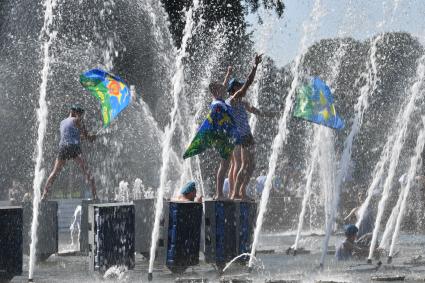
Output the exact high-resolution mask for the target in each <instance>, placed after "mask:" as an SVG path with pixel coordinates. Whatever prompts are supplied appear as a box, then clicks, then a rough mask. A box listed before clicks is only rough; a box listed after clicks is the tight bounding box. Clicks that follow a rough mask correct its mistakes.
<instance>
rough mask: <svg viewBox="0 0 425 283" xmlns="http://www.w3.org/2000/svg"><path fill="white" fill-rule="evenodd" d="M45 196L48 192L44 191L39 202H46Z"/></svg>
mask: <svg viewBox="0 0 425 283" xmlns="http://www.w3.org/2000/svg"><path fill="white" fill-rule="evenodd" d="M47 195H48V192H47V191H44V192H43V195H42V196H41V200H42V201H45V200H47Z"/></svg>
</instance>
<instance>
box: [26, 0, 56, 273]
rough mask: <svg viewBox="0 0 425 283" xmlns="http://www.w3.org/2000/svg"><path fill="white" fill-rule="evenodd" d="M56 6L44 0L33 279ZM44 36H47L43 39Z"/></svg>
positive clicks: (31, 261) (33, 219) (33, 237)
mask: <svg viewBox="0 0 425 283" xmlns="http://www.w3.org/2000/svg"><path fill="white" fill-rule="evenodd" d="M55 6H56V1H55V0H46V1H45V2H44V7H45V11H44V24H43V29H42V30H41V33H40V40H41V41H43V44H42V46H41V48H42V50H41V51H42V54H43V68H42V70H41V85H40V97H39V100H38V104H39V108H38V109H37V121H38V131H37V146H36V150H35V151H36V162H35V169H34V182H33V190H34V192H33V197H34V199H33V204H32V206H33V213H32V223H31V244H30V261H29V272H28V278H29V280H32V279H33V275H34V267H35V260H36V258H35V255H36V247H37V228H38V212H39V211H38V210H39V205H40V198H41V192H40V190H41V184H42V181H43V178H44V169H43V168H42V167H41V166H42V162H43V144H44V137H45V134H46V128H47V115H48V107H47V102H46V95H47V81H48V77H49V70H50V62H51V60H52V56H51V54H50V46H51V45H52V43H53V41H54V39H55V37H56V32H55V31H52V30H51V25H52V23H53V18H54V15H53V9H54V8H55ZM44 37H47V38H46V39H44V40H43V38H44Z"/></svg>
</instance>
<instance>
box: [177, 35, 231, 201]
mask: <svg viewBox="0 0 425 283" xmlns="http://www.w3.org/2000/svg"><path fill="white" fill-rule="evenodd" d="M212 42H214V47H213V48H212V50H211V51H210V56H209V58H208V61H207V62H206V63H205V64H204V66H205V69H204V70H203V72H202V73H203V76H202V79H201V81H200V84H199V86H200V88H199V90H198V91H197V92H198V93H199V95H197V96H196V97H195V99H194V100H195V104H194V107H193V108H194V109H195V111H196V112H195V115H193V117H191V121H190V122H189V125H191V128H190V130H189V132H190V134H189V135H188V136H189V137H193V136H195V133H196V130H197V128H198V121H199V119H200V117H201V114H202V110H203V109H205V107H204V104H205V101H207V99H208V97H209V92H208V91H206V90H207V89H208V84H209V82H210V81H211V78H212V72H213V70H215V69H217V68H218V63H219V59H220V58H221V57H222V56H223V54H224V51H225V49H224V48H225V46H226V43H227V38H226V37H224V36H223V35H222V33H221V32H220V30H219V28H218V27H216V28H215V30H214V33H213V39H212ZM187 143H188V141H185V146H186V144H187ZM190 162H191V160H190V159H188V160H185V161H184V163H183V170H182V171H183V174H182V175H181V177H180V182H179V184H180V185H179V188H180V187H182V186H183V185H184V184H185V183H186V182H187V181H189V177H191V178H192V179H193V173H191V170H192V168H191V166H190ZM195 163H196V167H195V169H196V172H195V173H196V175H197V177H198V179H199V180H202V171H201V163H200V160H199V156H196V158H195ZM203 191H204V189H203V184H202V185H201V192H202V193H203ZM177 192H178V190H176V191H175V192H174V193H175V194H176V193H177Z"/></svg>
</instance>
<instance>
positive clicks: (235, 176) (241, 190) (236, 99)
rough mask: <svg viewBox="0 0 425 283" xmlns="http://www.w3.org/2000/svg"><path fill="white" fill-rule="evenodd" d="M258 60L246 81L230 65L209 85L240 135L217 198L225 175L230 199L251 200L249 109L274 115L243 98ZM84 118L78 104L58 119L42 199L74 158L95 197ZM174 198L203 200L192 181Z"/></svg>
mask: <svg viewBox="0 0 425 283" xmlns="http://www.w3.org/2000/svg"><path fill="white" fill-rule="evenodd" d="M261 61H262V55H255V58H254V64H253V66H252V69H251V71H250V73H249V75H248V77H247V79H246V81H242V80H239V79H237V78H232V75H233V69H232V67H231V66H230V67H228V70H227V74H226V76H225V79H224V81H223V82H217V81H216V82H211V83H210V85H209V90H210V92H211V95H212V98H213V101H212V104H214V103H219V104H221V106H222V107H223V108H225V109H227V110H228V112H229V113H231V115H232V119H233V121H234V124H235V126H236V129H237V131H238V134H239V137H240V138H239V140H238V142H237V143H236V146H235V148H234V150H233V152H232V154H231V156H230V158H228V159H222V160H221V161H220V164H219V168H218V171H217V177H216V192H215V195H214V199H216V200H222V199H224V198H225V197H224V195H223V184H224V180H225V177H226V175H227V176H228V182H229V192H228V198H229V199H231V200H236V199H241V200H248V201H249V200H252V199H251V198H250V197H248V195H247V193H246V188H247V186H248V183H249V181H250V180H251V177H252V173H253V171H254V167H255V142H254V137H253V135H252V133H251V128H250V126H249V116H248V112H250V113H252V114H255V115H262V116H269V117H272V116H274V115H275V114H274V113H270V112H265V111H261V110H259V109H257V108H255V107H253V106H252V105H250V104H249V103H248V102H246V101H245V100H244V97H245V96H246V95H247V91H248V89H249V87H250V86H251V85H252V83H253V81H254V78H255V75H256V72H257V67H258V65H259V64H260V63H261ZM83 117H84V109H83V108H82V107H80V106H78V105H73V106H71V108H70V112H69V116H68V117H67V118H66V119H64V120H62V121H61V123H60V142H59V149H58V155H57V157H56V160H55V163H54V167H53V170H52V172H51V173H50V175H49V177H48V179H47V182H46V184H45V186H44V190H43V195H42V199H46V198H47V196H48V194H49V191H50V188H51V187H52V185H53V183H54V181H55V179H56V177H57V176H58V175H59V173H60V172H61V170H62V168H63V167H64V165H65V164H66V162H67V161H69V160H73V161H74V162H76V163H77V165H78V166H79V167H80V169H81V171H82V172H83V174H84V176H85V178H86V181H87V182H88V183H89V185H90V187H91V191H92V197H93V199H96V198H97V194H96V185H95V182H94V178H93V176H92V174H91V173H90V170H89V169H88V167H87V162H86V161H85V159H84V157H83V154H82V150H81V141H82V140H84V139H85V140H88V141H90V142H93V141H94V140H96V135H95V134H89V133H88V131H87V130H86V127H85V125H84V122H83ZM177 200H182V201H202V197H198V198H196V185H195V183H194V182H193V181H191V182H189V183H188V184H186V185H185V186H184V187H183V188H182V189H181V191H180V195H179V196H178V197H177Z"/></svg>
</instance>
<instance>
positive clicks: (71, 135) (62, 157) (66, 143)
mask: <svg viewBox="0 0 425 283" xmlns="http://www.w3.org/2000/svg"><path fill="white" fill-rule="evenodd" d="M83 116H84V109H83V108H81V107H80V106H77V105H73V106H72V107H71V109H70V112H69V117H68V118H66V119H64V120H62V121H61V123H60V142H59V153H58V156H57V158H56V160H55V164H54V167H53V171H52V172H51V173H50V176H49V178H48V179H47V182H46V185H45V187H44V192H43V196H42V199H43V200H45V199H47V195H48V193H49V190H50V188H51V187H52V185H53V182H54V181H55V179H56V177H57V176H58V175H59V173H60V172H61V170H62V168H63V166H64V165H65V163H66V161H67V160H70V159H72V160H74V161H75V162H76V163H77V164H78V166H79V167H80V169H81V171H82V172H83V174H84V176H85V177H86V181H87V182H88V183H89V184H90V187H91V191H92V197H93V199H96V198H97V196H96V186H95V183H94V178H93V177H92V175H91V173H90V171H89V169H88V168H87V164H86V161H85V160H84V158H83V156H82V152H81V139H87V140H88V141H90V142H93V141H94V140H95V139H96V135H91V134H89V133H88V132H87V130H86V127H85V125H84V123H83Z"/></svg>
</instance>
